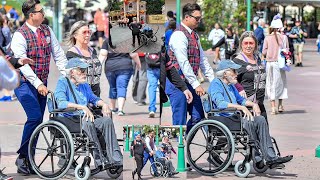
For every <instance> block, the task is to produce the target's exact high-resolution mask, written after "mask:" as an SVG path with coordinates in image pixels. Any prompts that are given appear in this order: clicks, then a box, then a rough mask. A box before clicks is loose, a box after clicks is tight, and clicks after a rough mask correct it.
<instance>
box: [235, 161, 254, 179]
mask: <svg viewBox="0 0 320 180" xmlns="http://www.w3.org/2000/svg"><path fill="white" fill-rule="evenodd" d="M242 163H243V160H241V161H238V162H237V163H236V165H235V166H234V172H235V173H236V175H237V176H238V177H241V178H245V177H247V176H248V175H249V173H250V163H248V162H246V163H245V164H244V165H242Z"/></svg>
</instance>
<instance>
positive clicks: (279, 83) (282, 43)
mask: <svg viewBox="0 0 320 180" xmlns="http://www.w3.org/2000/svg"><path fill="white" fill-rule="evenodd" d="M270 27H271V28H270V31H271V34H270V35H268V36H266V38H265V40H264V43H263V50H262V55H263V56H264V57H265V58H266V61H267V65H266V72H267V79H266V97H267V99H268V100H269V101H270V102H271V114H272V115H275V114H277V113H278V112H283V111H284V108H283V99H288V89H287V78H286V72H285V71H284V70H282V69H280V68H279V61H278V58H279V51H280V50H281V49H289V43H288V39H287V36H286V35H282V34H280V32H279V30H280V29H281V28H283V24H282V21H281V16H280V14H278V15H276V16H275V17H274V18H273V20H272V22H271V25H270ZM276 100H279V103H278V107H276V102H275V101H276Z"/></svg>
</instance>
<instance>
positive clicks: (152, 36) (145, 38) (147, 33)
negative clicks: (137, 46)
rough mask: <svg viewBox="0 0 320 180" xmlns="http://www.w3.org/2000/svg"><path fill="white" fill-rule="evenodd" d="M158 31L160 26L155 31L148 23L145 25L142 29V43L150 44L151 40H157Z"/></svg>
mask: <svg viewBox="0 0 320 180" xmlns="http://www.w3.org/2000/svg"><path fill="white" fill-rule="evenodd" d="M158 31H159V26H158V28H157V30H156V31H155V33H154V32H153V29H152V28H151V27H149V26H148V25H145V26H144V27H143V29H142V31H141V34H140V42H141V44H142V45H146V46H148V44H149V42H150V41H151V42H157V40H158V38H157V36H156V34H157V33H158Z"/></svg>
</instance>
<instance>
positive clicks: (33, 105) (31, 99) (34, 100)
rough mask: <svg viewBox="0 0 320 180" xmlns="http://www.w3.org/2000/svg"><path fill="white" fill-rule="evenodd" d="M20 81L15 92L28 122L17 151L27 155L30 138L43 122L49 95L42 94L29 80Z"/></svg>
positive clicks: (21, 154) (24, 155)
mask: <svg viewBox="0 0 320 180" xmlns="http://www.w3.org/2000/svg"><path fill="white" fill-rule="evenodd" d="M20 83H21V84H20V86H19V87H18V88H16V89H15V90H14V93H15V94H16V96H17V99H18V100H19V102H20V103H21V105H22V107H23V109H24V111H25V113H26V115H27V122H26V123H25V124H24V128H23V134H22V140H21V145H20V148H19V150H18V151H17V153H18V154H20V156H23V157H27V156H28V146H29V140H30V138H31V134H32V133H33V131H34V130H35V129H36V127H37V126H38V125H39V124H41V123H42V120H43V115H44V111H45V108H46V100H47V97H46V96H42V95H40V94H39V93H38V90H37V89H36V88H35V87H34V86H32V85H31V84H30V83H29V82H27V81H24V80H21V82H20ZM45 86H46V84H45Z"/></svg>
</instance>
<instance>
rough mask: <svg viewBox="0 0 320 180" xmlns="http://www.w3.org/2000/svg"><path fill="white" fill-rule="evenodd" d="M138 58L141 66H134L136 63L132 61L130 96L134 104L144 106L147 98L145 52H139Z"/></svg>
mask: <svg viewBox="0 0 320 180" xmlns="http://www.w3.org/2000/svg"><path fill="white" fill-rule="evenodd" d="M138 55H139V59H140V63H141V68H140V69H138V68H136V67H137V66H136V63H135V62H133V72H134V73H133V77H132V82H133V83H132V98H133V101H134V103H135V104H137V105H138V106H145V105H146V104H147V103H146V98H147V93H146V90H147V85H148V77H147V63H146V60H145V53H144V52H139V53H138Z"/></svg>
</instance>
